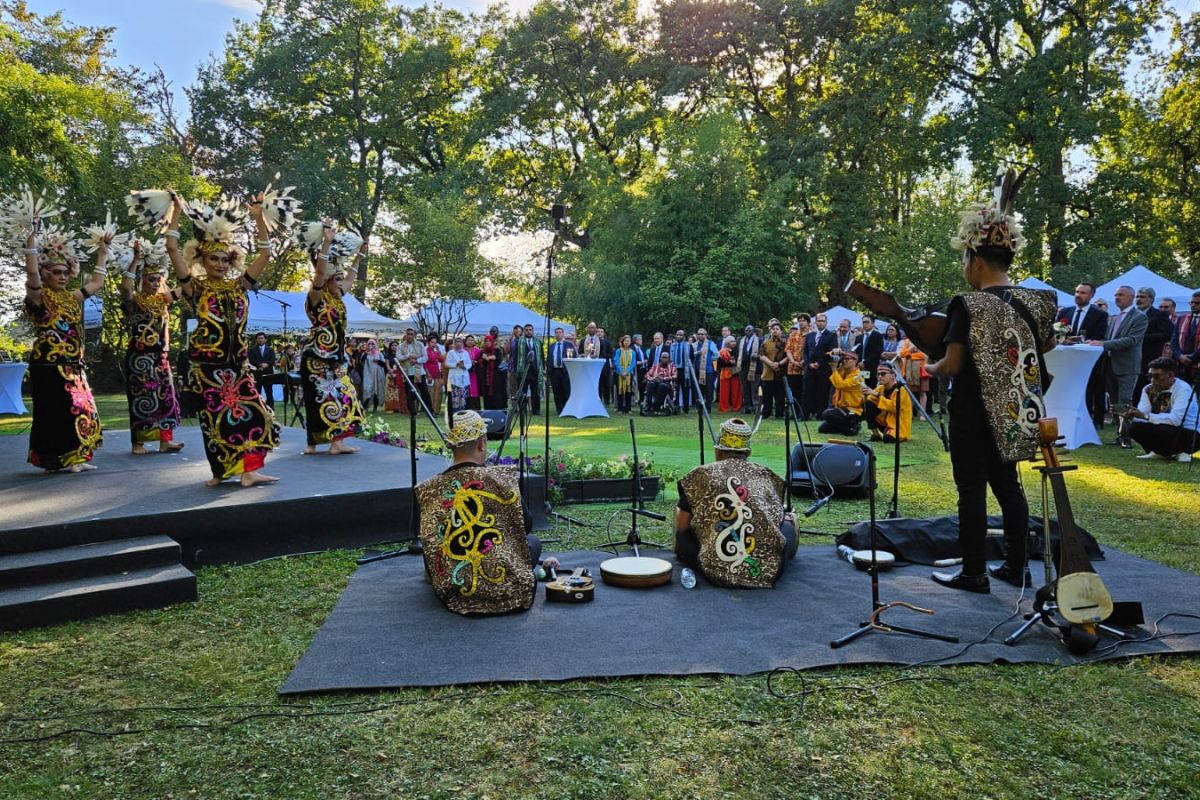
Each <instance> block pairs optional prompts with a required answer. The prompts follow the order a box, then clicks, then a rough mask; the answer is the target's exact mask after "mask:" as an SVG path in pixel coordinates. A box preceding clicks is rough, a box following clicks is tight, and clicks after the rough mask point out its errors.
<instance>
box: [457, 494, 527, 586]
mask: <svg viewBox="0 0 1200 800" xmlns="http://www.w3.org/2000/svg"><path fill="white" fill-rule="evenodd" d="M451 485H452V486H453V493H447V494H448V497H447V498H446V499H445V500H443V502H442V505H443V507H446V508H448V509H449V511H450V515H449V517H448V518H447V519H446V524H445V525H444V527H443V529H442V547H441V557H442V559H443V560H444V561H445V562H447V563H448V565H449V572H450V582H451V583H452V584H453V585H455V586H457V587H459V589H458V591H459V594H461V595H462V596H463V597H470V596H471V595H473V594H475V591H476V589H477V588H478V586H479V581H480V579H481V578H482V579H483V580H485V581H487V582H488V583H493V584H498V583H502V582H503V581H504V578H505V576H506V574H507V570H506V569H505V568H504V567H503V566H497V567H496V568H495V571H494V572H492V573H489V572H488V571H487V565H486V564H485V560H486V559H487V556H488V555H489V554H490V553H491V552H493V551H494V550H495V549H496V548H497V547H498V546H499V545H500V544H501V543H502V542H503V541H504V534H503V533H501V531H500V529H499V528H497V527H496V515H495V514H489V513H487V509H486V506H485V503H484V501H485V500H492V501H494V502H496V503H500V504H501V505H513V504H515V503H516V502H517V493H516V492H513V494H512V496H511V497H509V498H507V499H505V498H503V497H500V496H499V495H497V494H493V493H492V492H488V491H486V490H484V489H483V485H482V484H481V483H480V482H479V481H468V482H467V483H465V484H461V483H459V482H458V481H455V482H454V483H453V484H451Z"/></svg>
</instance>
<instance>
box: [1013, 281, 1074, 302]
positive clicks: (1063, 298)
mask: <svg viewBox="0 0 1200 800" xmlns="http://www.w3.org/2000/svg"><path fill="white" fill-rule="evenodd" d="M1017 286H1022V287H1024V288H1026V289H1053V290H1054V293H1055V294H1056V295H1058V307H1059V308H1063V307H1065V306H1074V305H1075V295H1073V294H1067V293H1066V292H1064V291H1063V290H1062V289H1055V288H1054V287H1053V286H1051V285H1050V284H1048V283H1046V282H1045V281H1044V280H1042V279H1041V278H1035V277H1033V276H1030V277H1028V278H1026V279H1025V280H1023V281H1020V282H1019V283H1017Z"/></svg>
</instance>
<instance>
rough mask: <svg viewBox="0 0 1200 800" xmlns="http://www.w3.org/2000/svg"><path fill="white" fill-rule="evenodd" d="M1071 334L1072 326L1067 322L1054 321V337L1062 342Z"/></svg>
mask: <svg viewBox="0 0 1200 800" xmlns="http://www.w3.org/2000/svg"><path fill="white" fill-rule="evenodd" d="M1070 335H1071V326H1070V325H1068V324H1067V323H1065V322H1055V323H1054V338H1055V339H1056V340H1057V341H1058V342H1059V343H1060V344H1061V343H1062V341H1063V340H1064V339H1066V338H1067V337H1068V336H1070Z"/></svg>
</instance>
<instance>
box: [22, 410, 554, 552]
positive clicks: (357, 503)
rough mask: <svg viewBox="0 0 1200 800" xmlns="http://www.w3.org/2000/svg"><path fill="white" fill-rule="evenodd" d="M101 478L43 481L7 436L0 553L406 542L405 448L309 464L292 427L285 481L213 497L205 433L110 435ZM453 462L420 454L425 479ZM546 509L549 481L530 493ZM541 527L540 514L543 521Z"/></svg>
mask: <svg viewBox="0 0 1200 800" xmlns="http://www.w3.org/2000/svg"><path fill="white" fill-rule="evenodd" d="M104 438H105V440H106V444H105V446H104V447H103V448H101V449H100V450H98V451H97V452H96V458H95V461H94V462H93V463H94V464H95V465H96V467H97V469H95V470H93V471H90V472H85V473H81V474H78V475H73V474H68V473H53V474H47V473H45V472H43V471H42V470H38V469H35V468H34V467H32V466H30V465H29V464H27V463H25V457H26V450H27V446H28V437H27V436H2V437H0V555H4V554H9V553H22V552H29V551H33V550H43V549H47V548H51V547H66V546H70V545H75V544H85V543H91V542H100V541H108V540H112V539H125V538H129V537H134V536H147V535H154V534H165V535H167V536H170V537H171V538H173V539H175V540H176V541H177V542H179V544H180V545H181V546H182V548H183V563H184V564H186V565H187V566H189V567H196V566H204V565H207V564H223V563H237V562H245V561H253V560H255V559H259V558H266V557H268V556H273V555H282V554H286V553H301V552H308V551H312V550H325V549H330V548H336V547H362V546H366V545H371V544H379V543H381V542H394V541H397V540H399V539H403V538H404V537H406V536H407V535H408V521H409V503H410V500H411V497H412V487H411V485H410V480H409V476H410V466H409V453H408V450H406V449H404V448H399V447H391V446H388V445H382V444H372V443H370V442H365V441H356V442H355V444H357V445H359V446H360V447H361V450H360V452H358V453H356V454H354V455H343V456H330V455H328V454H325V453H318V454H317V455H311V456H306V455H301V451H302V450H303V449H304V444H305V435H304V431H303V430H301V429H299V428H284V429H283V432H282V439H281V443H280V447H279V449H277V450H275V451H274V452H273V453H272V454H271V455H270V456H268V457H267V463H266V466H265V467H264V469H263V471H264V472H266V473H267V474H269V475H275V476H277V477H278V478H279V479H280V480H279V483H276V484H274V485H271V486H260V487H254V488H251V489H242V488H241V487H240V486H239V485H238V483H237V481H236V480H230V481H227V482H226V483H225V484H223V485H221V486H220V487H217V488H209V487H207V486H205V485H204V482H205V481H206V480H208V479H209V477H211V472H210V471H209V468H208V461H207V460H206V459H205V458H204V450H203V444H202V442H201V440H200V429H199V428H196V427H183V428H179V429H177V431H176V441H181V442H186V443H187V448H186V449H185V450H183V451H182V452H181V453H178V454H173V455H166V454H162V455H160V454H157V453H152V454H150V455H144V456H135V455H133V454H131V453H130V452H129V434H128V432H127V431H122V430H115V431H114V430H110V431H105V437H104ZM447 464H448V461H447V460H446V459H444V458H441V457H439V456H435V455H431V454H428V453H420V454H419V457H418V461H417V480H418V482H419V481H423V480H425V479H426V478H428V477H430V476H432V475H435V474H437V473H438V472H440V471H441V470H443V469H444V468H445V467H446V466H447ZM527 489H528V492H529V495H530V497H529V501H530V506H531V507H532V508H533V509H538V510H540V509H541V507H542V483H541V480H540V479H538V478H536V477H532V478H531V479H530V480H529V481H528V486H527ZM538 516H539V517H541V515H538Z"/></svg>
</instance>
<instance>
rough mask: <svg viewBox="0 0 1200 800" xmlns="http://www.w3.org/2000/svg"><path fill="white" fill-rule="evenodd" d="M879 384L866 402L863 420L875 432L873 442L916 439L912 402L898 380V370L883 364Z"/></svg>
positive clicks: (872, 436)
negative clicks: (913, 427)
mask: <svg viewBox="0 0 1200 800" xmlns="http://www.w3.org/2000/svg"><path fill="white" fill-rule="evenodd" d="M876 375H877V376H878V378H879V383H878V384H877V385H876V386H875V388H874V389H871V390H870V391H868V392H867V394H866V396H865V397H864V402H863V416H864V417H866V418H867V427H869V428H870V429H871V441H872V442H895V441H896V437H897V436H899V437H900V441H902V442H906V441H908V437H910V436H912V401H910V400H909V399H908V392H906V391H904V387H903V386H901V385H900V383H899V382H898V381H897V380H896V370H895V368H893V367H892V365H891V364H889V363H887V362H883V363H881V364H880V365H879V367H878V368H877V369H876Z"/></svg>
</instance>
